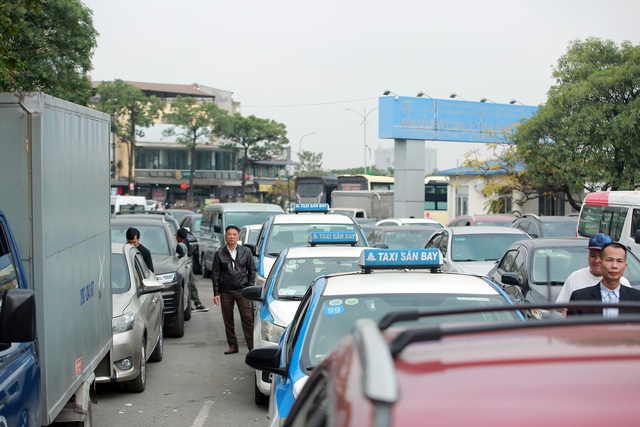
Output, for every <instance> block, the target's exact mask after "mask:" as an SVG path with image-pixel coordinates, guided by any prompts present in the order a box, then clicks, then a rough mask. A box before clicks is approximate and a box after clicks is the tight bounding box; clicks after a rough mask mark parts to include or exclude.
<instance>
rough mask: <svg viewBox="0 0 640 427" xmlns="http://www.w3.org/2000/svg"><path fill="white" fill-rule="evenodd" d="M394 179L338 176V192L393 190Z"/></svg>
mask: <svg viewBox="0 0 640 427" xmlns="http://www.w3.org/2000/svg"><path fill="white" fill-rule="evenodd" d="M393 182H394V179H393V177H392V176H378V175H367V174H358V175H338V190H342V191H360V190H393Z"/></svg>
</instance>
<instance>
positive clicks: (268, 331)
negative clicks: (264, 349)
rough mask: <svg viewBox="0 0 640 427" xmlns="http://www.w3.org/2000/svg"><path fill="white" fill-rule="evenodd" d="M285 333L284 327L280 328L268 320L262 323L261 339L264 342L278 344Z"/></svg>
mask: <svg viewBox="0 0 640 427" xmlns="http://www.w3.org/2000/svg"><path fill="white" fill-rule="evenodd" d="M283 332H284V328H283V327H282V326H278V325H276V324H274V323H271V322H269V321H268V320H263V321H262V322H260V337H261V338H262V341H268V342H272V343H275V344H278V343H279V342H280V337H281V336H282V334H283Z"/></svg>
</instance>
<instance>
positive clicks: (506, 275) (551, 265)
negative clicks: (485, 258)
mask: <svg viewBox="0 0 640 427" xmlns="http://www.w3.org/2000/svg"><path fill="white" fill-rule="evenodd" d="M587 242H588V240H587V239H583V238H579V237H566V238H544V237H543V238H539V239H531V240H520V241H518V242H515V243H513V244H512V245H511V246H510V247H509V248H508V249H507V251H506V252H505V253H504V255H503V256H502V258H501V259H500V261H499V262H498V263H497V264H496V265H495V266H494V267H493V268H492V269H491V270H490V271H489V272H488V273H487V276H488V277H489V278H491V279H493V280H494V281H495V282H496V283H498V284H499V285H501V286H502V287H503V289H504V290H505V291H506V292H507V293H508V294H509V295H510V296H511V298H512V299H513V300H514V301H515V302H528V303H531V304H536V303H538V304H540V303H544V302H555V301H556V298H557V297H558V294H559V293H560V289H562V285H563V284H564V282H565V281H566V280H567V277H569V275H570V274H571V273H573V272H574V271H576V270H580V269H581V268H585V267H588V266H589V263H588V255H589V253H588V251H587ZM624 277H626V278H627V279H628V280H629V282H630V283H631V285H632V286H633V287H636V288H637V287H640V262H639V261H638V259H637V258H636V257H635V256H634V255H633V254H632V253H631V252H628V254H627V269H626V270H625V273H624ZM529 314H530V315H531V316H533V317H535V318H542V317H543V316H544V315H546V314H547V312H546V311H545V310H534V311H533V312H532V313H529Z"/></svg>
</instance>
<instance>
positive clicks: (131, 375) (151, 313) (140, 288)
mask: <svg viewBox="0 0 640 427" xmlns="http://www.w3.org/2000/svg"><path fill="white" fill-rule="evenodd" d="M111 246H112V249H111V290H112V294H113V296H112V298H113V319H112V321H111V327H112V331H113V355H112V360H113V376H112V377H111V378H105V377H101V378H97V379H96V381H97V382H117V383H124V387H125V389H126V390H127V391H130V392H135V393H141V392H143V391H144V389H145V387H146V383H147V372H146V364H147V361H149V362H159V361H161V360H162V357H163V342H164V340H163V338H164V337H163V332H162V327H163V322H164V316H163V312H164V301H163V299H162V293H161V291H162V290H163V289H164V286H163V284H162V283H160V282H159V281H158V280H157V279H156V276H155V275H154V274H153V273H152V272H151V271H150V270H149V269H148V268H147V264H146V263H145V262H144V260H143V259H142V255H140V252H139V251H138V250H137V249H136V248H135V247H134V246H132V245H130V244H122V243H112V245H111Z"/></svg>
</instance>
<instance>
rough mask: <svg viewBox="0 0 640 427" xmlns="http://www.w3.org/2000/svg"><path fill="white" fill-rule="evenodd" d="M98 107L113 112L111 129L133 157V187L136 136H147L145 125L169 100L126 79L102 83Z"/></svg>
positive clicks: (158, 113) (149, 124)
mask: <svg viewBox="0 0 640 427" xmlns="http://www.w3.org/2000/svg"><path fill="white" fill-rule="evenodd" d="M98 96H99V99H98V105H97V108H98V109H99V110H100V111H103V112H105V113H107V114H109V115H111V117H112V119H111V131H112V132H114V133H115V134H116V135H117V137H118V139H120V140H121V141H123V142H125V143H126V144H127V148H128V159H129V172H128V176H129V187H131V184H132V183H133V167H134V160H135V151H136V137H140V138H141V137H143V136H144V131H143V130H142V129H141V128H146V127H149V126H151V125H152V124H153V121H154V120H155V119H157V118H158V117H159V115H160V112H161V111H162V109H163V108H164V107H165V106H166V103H165V102H164V101H162V100H161V99H158V98H157V97H155V96H150V97H149V96H147V95H145V94H144V92H142V91H141V90H140V89H138V88H137V87H134V86H131V85H130V84H128V83H126V82H124V81H122V80H115V81H113V82H102V83H100V86H98Z"/></svg>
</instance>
